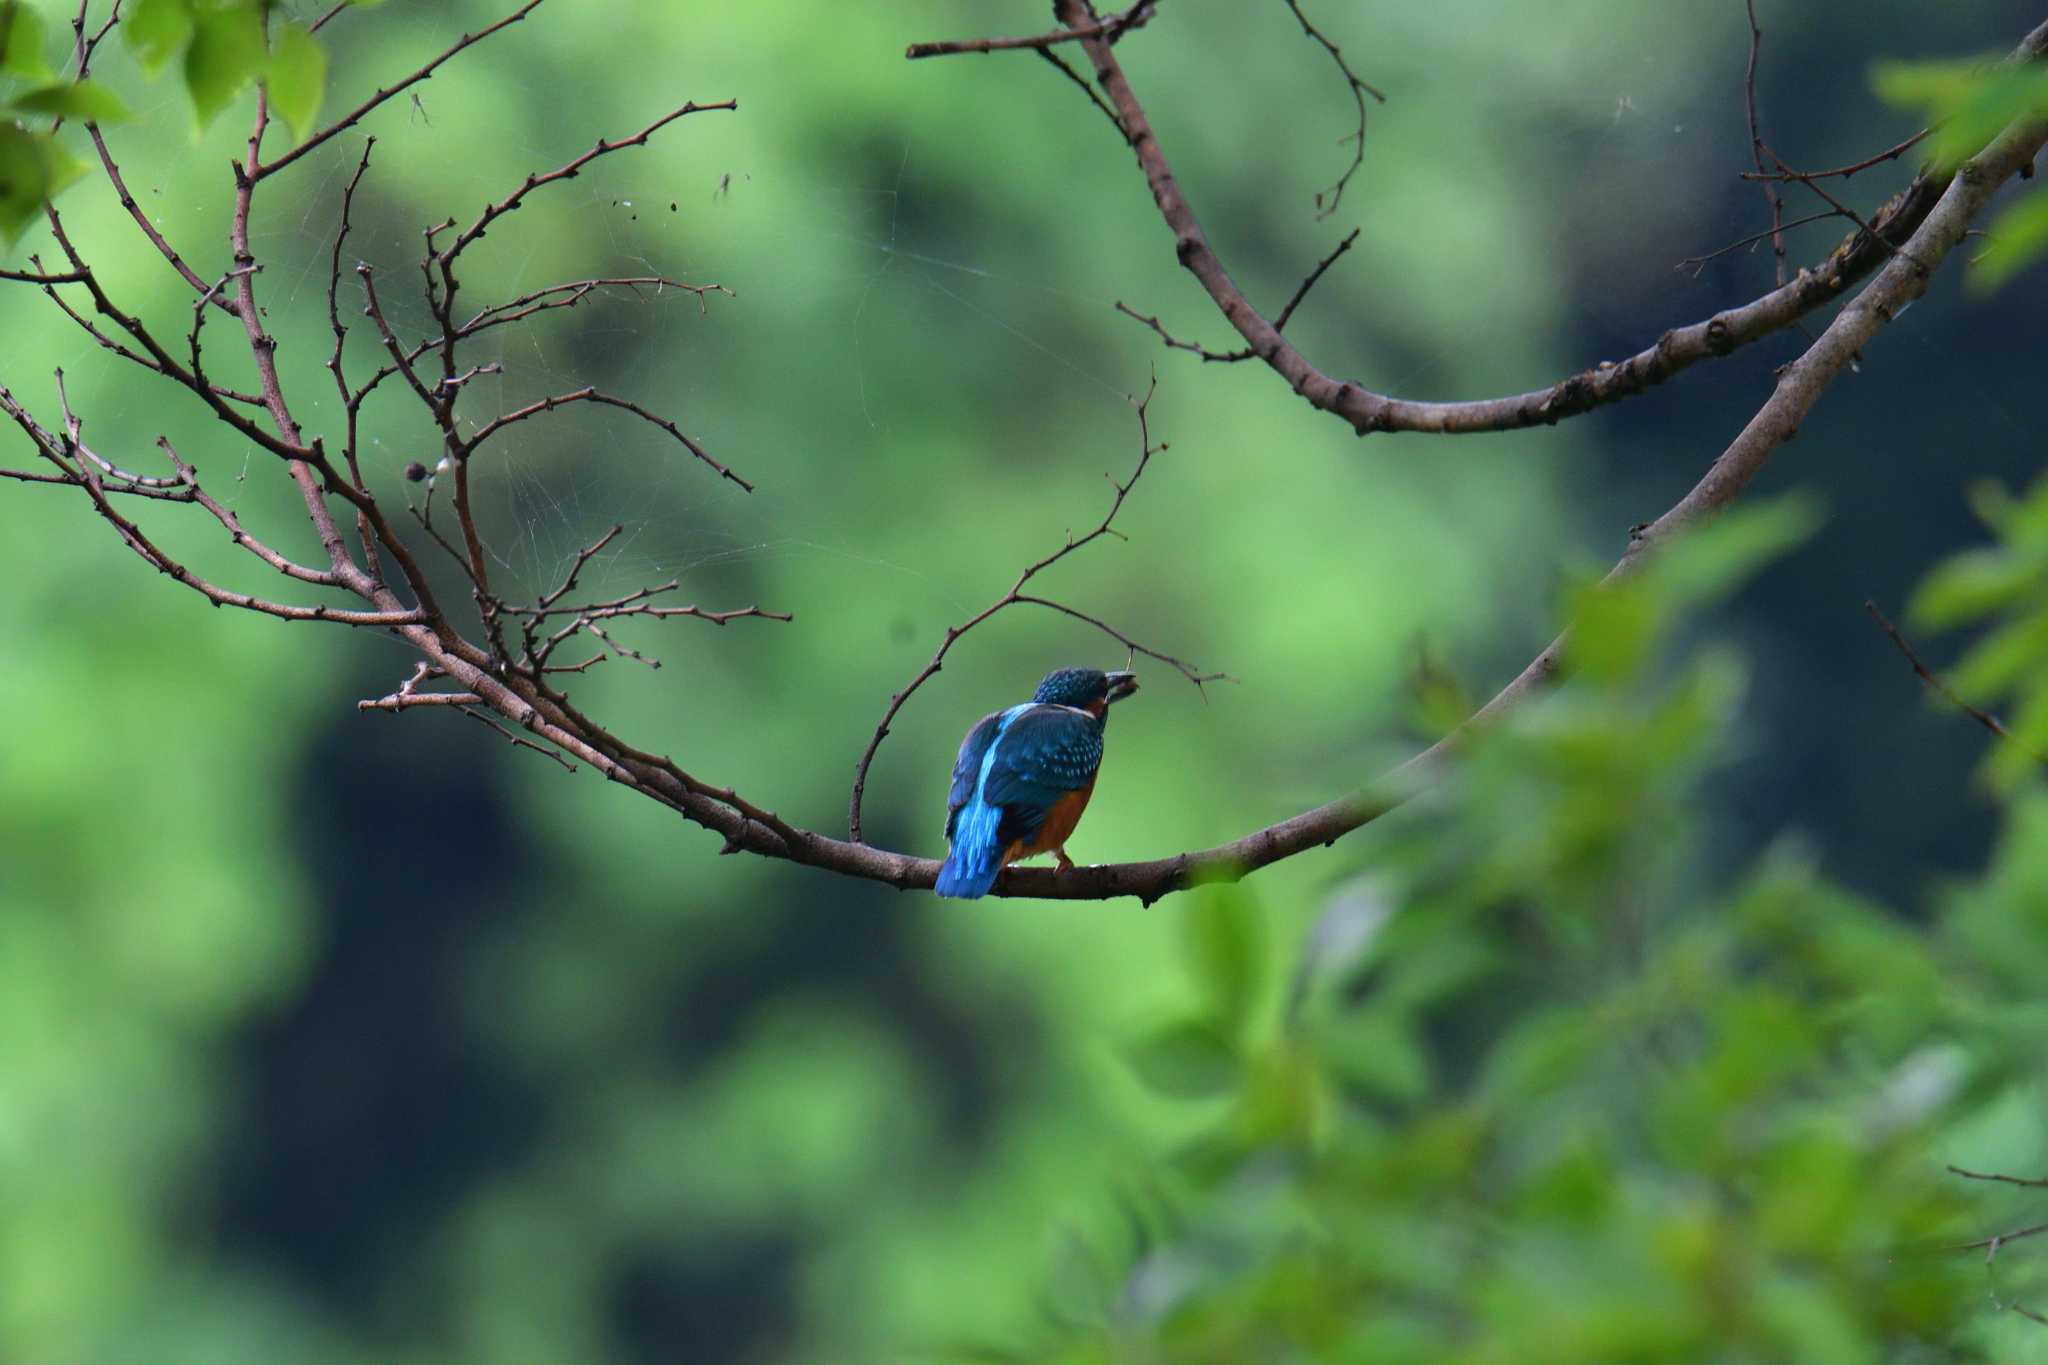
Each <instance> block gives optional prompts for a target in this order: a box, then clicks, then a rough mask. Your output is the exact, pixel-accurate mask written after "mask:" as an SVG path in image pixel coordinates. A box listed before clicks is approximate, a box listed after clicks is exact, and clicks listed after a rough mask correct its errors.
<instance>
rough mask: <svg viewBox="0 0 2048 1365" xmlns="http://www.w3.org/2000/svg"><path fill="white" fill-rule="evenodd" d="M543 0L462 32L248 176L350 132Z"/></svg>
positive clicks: (260, 175)
mask: <svg viewBox="0 0 2048 1365" xmlns="http://www.w3.org/2000/svg"><path fill="white" fill-rule="evenodd" d="M540 3H541V0H527V3H526V4H524V5H521V6H520V7H519V8H518V9H517V10H515V11H513V12H512V13H511V14H508V15H506V16H505V17H504V18H503V19H500V20H498V22H497V23H495V24H491V25H489V26H487V27H485V28H480V29H478V30H477V31H476V32H475V33H465V34H463V35H462V36H461V37H460V38H458V39H456V40H455V41H454V42H453V43H452V44H450V45H449V46H448V47H446V48H444V49H442V51H441V53H440V55H439V56H437V57H435V58H434V59H433V60H432V61H430V62H428V63H427V64H426V65H425V66H422V67H421V68H419V69H418V70H417V71H414V72H413V73H412V74H411V75H409V76H406V77H404V78H403V79H401V80H398V81H396V82H394V83H392V84H390V85H387V86H384V87H383V88H382V89H380V90H378V91H377V92H376V93H375V94H373V95H371V96H370V98H368V99H366V100H364V101H363V102H362V103H361V104H358V105H357V106H356V107H355V108H353V109H351V110H349V111H348V112H347V113H346V114H343V115H342V116H341V117H340V118H339V119H337V120H335V121H334V122H333V123H330V124H328V125H327V126H326V127H325V128H322V129H321V130H320V131H319V132H317V133H315V134H313V135H312V136H311V137H309V138H307V139H306V140H305V141H304V142H301V143H300V144H299V145H298V146H296V147H294V148H292V149H291V150H290V151H288V152H286V153H285V154H284V155H282V156H280V157H278V158H277V159H276V160H275V161H269V162H260V163H258V164H256V165H254V166H252V167H250V168H249V178H250V179H252V180H268V179H269V178H270V177H271V176H273V175H276V174H277V173H278V172H279V171H281V170H283V169H284V168H285V167H287V166H289V165H291V164H292V163H293V162H295V161H297V160H298V159H299V158H300V157H302V156H304V155H306V154H307V153H308V152H310V151H312V150H313V149H314V148H316V147H320V146H323V145H325V144H326V142H327V140H328V139H329V138H332V137H335V136H337V135H338V134H341V133H344V132H347V131H348V130H349V129H350V128H353V127H355V125H356V124H357V123H359V122H361V121H362V119H363V116H364V115H366V114H368V113H369V112H370V111H371V110H373V109H375V108H376V107H377V106H378V105H380V104H382V103H384V102H385V101H386V100H388V99H390V98H391V97H392V96H393V95H396V94H398V93H399V92H400V91H403V90H407V89H410V88H411V87H413V86H415V85H418V84H419V83H420V82H421V81H423V80H427V79H429V78H430V77H432V76H433V74H434V72H435V71H436V70H437V69H438V68H439V67H441V66H442V65H443V64H445V63H446V62H447V61H448V60H449V59H450V58H452V57H454V56H455V55H456V54H457V53H459V52H461V51H462V50H463V49H464V48H467V47H472V46H474V45H475V44H477V43H480V42H482V41H483V40H484V39H486V38H488V37H490V36H491V35H492V34H493V33H496V32H498V31H499V30H500V29H505V28H509V27H511V26H512V25H513V24H516V23H518V22H519V21H520V20H521V19H524V18H525V17H526V16H527V15H529V14H531V13H533V11H534V10H536V9H538V8H539V7H540ZM339 8H340V7H338V6H337V9H336V10H330V11H329V12H328V13H326V14H323V15H321V16H320V18H319V20H318V21H317V22H316V23H315V24H314V25H313V27H314V28H316V29H317V28H319V27H320V25H321V24H325V23H326V22H327V21H328V20H329V19H332V18H333V17H334V15H335V13H336V12H337V10H338V9H339Z"/></svg>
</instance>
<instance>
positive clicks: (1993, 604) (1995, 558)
mask: <svg viewBox="0 0 2048 1365" xmlns="http://www.w3.org/2000/svg"><path fill="white" fill-rule="evenodd" d="M2036 577H2037V569H2036V566H2035V565H2033V564H2030V563H2028V562H2027V559H2026V557H2025V556H2022V555H2016V554H2010V553H2008V552H2006V551H2004V550H1992V549H1976V550H1965V551H1963V552H1962V553H1961V554H1956V555H1951V556H1949V558H1948V559H1946V560H1944V561H1943V562H1942V563H1941V564H1940V565H1939V566H1937V567H1936V568H1935V570H1934V572H1932V573H1930V574H1928V575H1927V577H1926V578H1925V579H1923V580H1922V581H1921V583H1920V586H1919V588H1918V589H1916V590H1915V591H1914V593H1913V600H1912V602H1911V603H1910V604H1909V605H1908V606H1907V608H1906V612H1907V614H1908V615H1909V616H1910V617H1912V619H1913V621H1914V622H1915V623H1916V624H1919V625H1922V626H1927V627H1931V628H1933V629H1936V630H1944V629H1947V628H1948V627H1950V626H1957V625H1961V624H1963V623H1964V622H1966V621H1974V620H1976V619H1978V618H1979V617H1982V616H1988V615H1990V614H1991V613H1992V612H1994V611H1997V610H1999V609H2000V608H2002V607H2009V606H2012V605H2013V604H2014V603H2016V602H2017V601H2018V600H2019V599H2020V597H2021V596H2022V595H2023V594H2024V593H2025V592H2026V591H2027V589H2028V588H2029V587H2031V586H2033V584H2034V582H2035V581H2036Z"/></svg>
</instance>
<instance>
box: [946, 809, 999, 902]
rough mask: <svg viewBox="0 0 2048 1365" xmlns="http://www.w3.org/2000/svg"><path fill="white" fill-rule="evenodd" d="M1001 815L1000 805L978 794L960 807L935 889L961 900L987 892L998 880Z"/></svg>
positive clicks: (983, 894)
mask: <svg viewBox="0 0 2048 1365" xmlns="http://www.w3.org/2000/svg"><path fill="white" fill-rule="evenodd" d="M1002 818H1003V812H1002V811H1001V809H1000V808H998V807H995V806H991V805H989V804H988V803H987V802H985V801H983V800H982V799H981V798H980V797H978V796H977V797H975V798H974V799H973V800H972V801H969V802H968V803H967V804H966V805H965V806H963V807H961V810H960V818H959V821H958V822H957V823H956V824H955V825H954V827H953V849H952V851H951V852H950V853H948V854H947V855H946V865H945V866H944V867H941V868H940V869H939V880H938V882H937V884H936V885H935V886H934V887H933V888H932V889H933V890H935V891H937V892H938V893H939V894H940V895H941V896H953V897H956V898H958V899H960V900H974V899H976V898H977V897H980V896H985V895H987V894H988V889H989V888H990V887H992V886H994V885H995V884H996V874H997V873H998V872H1001V871H1002V870H1003V864H1002V850H1000V849H999V848H997V847H996V826H997V825H998V824H1000V823H1001V822H1002Z"/></svg>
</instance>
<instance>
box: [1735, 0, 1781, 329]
mask: <svg viewBox="0 0 2048 1365" xmlns="http://www.w3.org/2000/svg"><path fill="white" fill-rule="evenodd" d="M1744 3H1745V4H1746V5H1747V6H1748V8H1749V67H1748V69H1747V70H1746V71H1745V72H1744V73H1743V76H1742V97H1743V103H1744V104H1745V105H1747V106H1748V109H1749V155H1750V158H1751V160H1752V161H1754V162H1755V164H1756V169H1757V172H1758V174H1762V172H1763V169H1764V135H1763V132H1762V129H1761V125H1759V124H1758V122H1757V117H1756V62H1757V54H1758V53H1759V52H1760V51H1762V49H1763V45H1764V31H1763V30H1762V29H1761V28H1759V27H1758V26H1757V22H1756V0H1744ZM1761 183H1762V188H1763V192H1764V202H1765V203H1767V204H1769V205H1770V206H1771V230H1770V233H1769V234H1768V235H1769V236H1770V239H1771V254H1772V255H1773V256H1774V257H1775V258H1776V264H1777V272H1778V287H1779V288H1780V289H1782V288H1784V287H1785V226H1784V220H1785V201H1784V199H1783V198H1782V197H1781V196H1780V195H1779V194H1778V191H1777V190H1776V189H1775V188H1774V187H1773V186H1772V185H1771V184H1770V183H1769V182H1768V181H1764V182H1761Z"/></svg>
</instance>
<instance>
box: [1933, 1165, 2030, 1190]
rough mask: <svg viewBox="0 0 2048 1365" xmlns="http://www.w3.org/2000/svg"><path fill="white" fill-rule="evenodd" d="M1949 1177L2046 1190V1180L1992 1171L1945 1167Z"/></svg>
mask: <svg viewBox="0 0 2048 1365" xmlns="http://www.w3.org/2000/svg"><path fill="white" fill-rule="evenodd" d="M1947 1170H1948V1173H1949V1174H1950V1175H1959V1176H1961V1177H1962V1178H1963V1179H1965V1180H1995V1181H1998V1182H1999V1183H2000V1184H2005V1185H2018V1186H2020V1187H2021V1188H2022V1189H2029V1190H2043V1189H2048V1179H2037V1178H2034V1177H2030V1176H2023V1175H1999V1174H1997V1173H1995V1172H1992V1171H1966V1170H1964V1169H1963V1168H1962V1167H1960V1166H1950V1167H1947Z"/></svg>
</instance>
